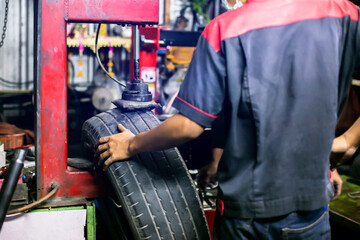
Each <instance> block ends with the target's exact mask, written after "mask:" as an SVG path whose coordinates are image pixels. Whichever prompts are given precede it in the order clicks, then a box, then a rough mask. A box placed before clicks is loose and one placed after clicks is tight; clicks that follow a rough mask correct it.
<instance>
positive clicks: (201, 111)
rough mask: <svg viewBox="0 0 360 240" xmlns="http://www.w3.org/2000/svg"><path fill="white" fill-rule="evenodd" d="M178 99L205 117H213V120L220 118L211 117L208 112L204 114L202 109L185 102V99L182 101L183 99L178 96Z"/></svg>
mask: <svg viewBox="0 0 360 240" xmlns="http://www.w3.org/2000/svg"><path fill="white" fill-rule="evenodd" d="M176 98H177V99H179V100H180V101H182V102H183V103H185V104H186V105H188V106H189V107H191V108H193V109H195V110H196V111H198V112H200V113H202V114H204V115H206V116H208V117H211V118H218V116H215V115H211V114H209V113H207V112H204V111H203V110H201V109H199V108H197V107H195V106H193V105H192V104H190V103H188V102H187V101H185V100H184V99H182V98H179V97H178V96H177V97H176Z"/></svg>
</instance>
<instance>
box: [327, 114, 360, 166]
mask: <svg viewBox="0 0 360 240" xmlns="http://www.w3.org/2000/svg"><path fill="white" fill-rule="evenodd" d="M359 145H360V118H358V119H357V120H356V122H355V123H354V124H353V125H352V126H351V127H350V128H349V129H348V130H347V131H346V132H345V133H343V134H342V135H341V136H339V137H337V138H335V139H334V141H333V145H332V148H331V157H330V161H331V165H332V166H338V165H340V164H341V163H343V162H344V161H346V160H348V159H349V158H350V157H351V156H352V155H353V154H354V153H355V151H356V149H357V148H358V147H359Z"/></svg>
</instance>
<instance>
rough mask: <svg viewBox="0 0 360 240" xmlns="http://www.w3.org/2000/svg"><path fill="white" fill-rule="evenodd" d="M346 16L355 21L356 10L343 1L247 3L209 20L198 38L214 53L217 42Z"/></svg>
mask: <svg viewBox="0 0 360 240" xmlns="http://www.w3.org/2000/svg"><path fill="white" fill-rule="evenodd" d="M346 16H349V17H350V18H351V19H352V20H354V21H358V20H359V12H358V8H357V7H356V5H354V4H353V3H351V2H350V1H347V0H318V1H314V0H302V1H299V0H292V1H286V2H285V1H283V0H273V1H268V0H248V1H247V3H246V4H245V5H244V6H243V7H241V8H238V9H236V10H231V11H228V12H226V13H223V14H221V15H220V16H218V17H217V18H215V19H214V20H212V21H211V22H210V23H209V24H208V26H207V27H206V28H205V30H204V31H203V33H202V35H203V36H204V37H205V38H206V39H207V40H208V42H209V43H210V45H211V46H212V47H213V49H214V50H215V51H216V52H218V51H220V49H221V45H220V44H221V41H223V40H225V39H228V38H232V37H236V36H240V35H242V34H244V33H247V32H249V31H252V30H256V29H261V28H266V27H276V26H285V25H288V24H291V23H296V22H299V21H304V20H315V19H321V18H325V17H335V18H343V17H346Z"/></svg>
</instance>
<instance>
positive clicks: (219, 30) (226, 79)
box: [95, 0, 360, 239]
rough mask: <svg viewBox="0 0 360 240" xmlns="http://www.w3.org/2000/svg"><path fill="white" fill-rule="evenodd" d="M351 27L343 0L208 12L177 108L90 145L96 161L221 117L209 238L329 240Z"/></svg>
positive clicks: (194, 133) (354, 16) (354, 45)
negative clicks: (146, 127) (222, 139)
mask: <svg viewBox="0 0 360 240" xmlns="http://www.w3.org/2000/svg"><path fill="white" fill-rule="evenodd" d="M229 5H230V2H229ZM358 20H359V10H358V8H357V7H356V6H355V5H354V4H352V3H351V2H349V1H347V0H287V1H283V0H271V1H270V0H248V1H247V3H246V4H245V5H244V6H243V7H241V8H238V9H235V10H231V11H228V12H226V13H224V14H222V15H220V16H219V17H217V18H215V19H214V20H212V21H211V22H210V23H209V24H208V26H207V27H206V29H205V30H204V32H203V33H202V36H201V37H200V38H199V41H198V44H197V48H196V50H195V52H194V55H193V59H192V62H191V64H190V67H189V70H188V72H187V75H186V78H185V80H184V82H183V84H182V86H181V89H180V92H179V95H178V97H177V98H176V100H175V102H174V106H175V107H176V108H177V109H178V110H179V112H180V113H179V114H176V115H174V116H173V117H171V118H169V119H167V120H166V121H164V122H163V123H162V124H160V125H159V126H157V127H155V128H153V129H152V130H150V131H148V132H144V133H140V134H138V135H136V136H134V135H133V134H132V133H131V132H130V131H129V130H127V129H125V128H124V127H123V126H121V125H120V126H119V130H120V131H121V133H119V134H115V135H113V136H109V137H103V138H101V139H100V140H99V143H98V144H99V145H98V148H97V150H96V153H95V154H96V156H99V164H102V163H103V164H104V170H106V169H107V167H108V166H109V164H111V163H112V162H114V161H118V160H124V159H127V158H129V157H130V156H132V155H134V154H137V153H139V152H146V151H156V150H160V149H166V148H170V147H174V146H177V145H180V144H182V143H184V142H186V141H188V140H191V139H194V138H196V137H198V136H199V135H200V134H201V133H202V132H203V130H204V127H211V125H212V123H213V121H214V119H216V118H217V116H218V114H219V113H220V112H221V111H222V110H223V111H224V114H225V127H226V136H227V138H226V139H227V140H226V143H225V148H224V153H223V156H222V159H221V161H220V164H219V168H218V180H219V195H218V209H217V215H216V219H215V225H214V236H215V239H280V238H286V237H287V238H290V237H291V238H294V239H309V238H311V239H330V225H329V216H328V203H329V201H330V200H331V199H332V197H333V194H334V193H333V189H332V186H331V183H330V181H329V155H330V150H331V147H332V141H333V139H334V135H335V127H336V123H337V119H338V116H339V115H340V113H341V110H342V109H343V106H344V104H345V101H346V96H347V90H348V88H349V84H350V80H351V76H352V72H353V69H354V65H355V62H356V58H357V54H358V52H359V44H360V42H359V40H360V35H359V34H360V32H359V23H358Z"/></svg>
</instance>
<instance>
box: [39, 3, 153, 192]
mask: <svg viewBox="0 0 360 240" xmlns="http://www.w3.org/2000/svg"><path fill="white" fill-rule="evenodd" d="M37 10H38V14H39V16H40V17H39V18H38V24H40V26H38V30H39V31H40V32H39V33H38V34H40V33H41V39H39V38H38V43H37V46H38V49H37V53H38V57H37V59H38V62H37V71H38V72H39V73H40V74H39V75H38V76H37V87H36V94H37V97H36V98H37V116H36V118H37V129H36V133H37V145H38V146H37V175H38V178H37V187H38V198H39V197H43V196H44V195H45V194H46V193H47V192H48V189H49V187H50V185H51V182H52V181H57V182H59V183H60V189H59V191H58V192H57V194H56V196H57V197H70V196H83V197H95V196H97V195H98V194H99V187H98V185H99V182H100V181H98V179H97V177H96V176H92V175H90V174H89V173H88V172H82V171H78V170H71V171H70V170H68V168H67V127H66V126H67V122H66V121H67V102H66V96H67V91H66V89H67V85H66V84H67V83H66V76H67V67H66V61H67V60H66V51H67V49H66V23H67V22H71V21H76V22H113V23H130V24H131V23H141V24H155V23H157V22H158V11H159V3H158V0H146V1H145V0H137V1H131V0H47V1H39V6H38V9H37Z"/></svg>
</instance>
